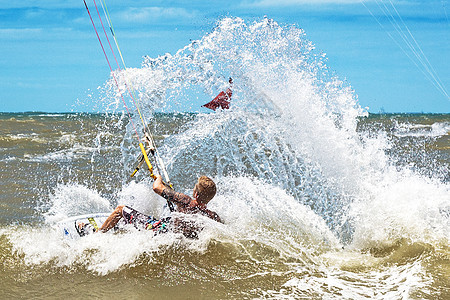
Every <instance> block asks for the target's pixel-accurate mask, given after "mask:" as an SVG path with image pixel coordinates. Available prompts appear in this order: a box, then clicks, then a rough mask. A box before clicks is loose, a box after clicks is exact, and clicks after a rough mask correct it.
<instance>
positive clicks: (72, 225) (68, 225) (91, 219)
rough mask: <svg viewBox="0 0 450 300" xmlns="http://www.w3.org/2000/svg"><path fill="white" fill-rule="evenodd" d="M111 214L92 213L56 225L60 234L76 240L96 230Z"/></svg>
mask: <svg viewBox="0 0 450 300" xmlns="http://www.w3.org/2000/svg"><path fill="white" fill-rule="evenodd" d="M110 214H111V213H93V214H86V215H79V216H73V217H70V218H67V219H64V220H62V221H59V222H57V223H56V227H57V228H58V230H60V231H61V233H62V234H63V235H64V236H65V237H67V238H70V239H76V238H79V237H82V236H85V235H88V234H91V233H94V232H96V231H97V230H98V228H99V227H101V226H102V224H103V223H104V222H105V221H106V219H107V218H108V217H109V215H110Z"/></svg>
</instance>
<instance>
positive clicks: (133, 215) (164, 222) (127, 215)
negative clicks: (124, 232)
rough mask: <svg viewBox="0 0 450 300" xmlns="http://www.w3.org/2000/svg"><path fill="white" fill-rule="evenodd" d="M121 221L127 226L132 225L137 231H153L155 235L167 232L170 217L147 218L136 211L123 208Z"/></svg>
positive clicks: (127, 207)
mask: <svg viewBox="0 0 450 300" xmlns="http://www.w3.org/2000/svg"><path fill="white" fill-rule="evenodd" d="M122 216H123V219H124V220H125V222H126V223H127V224H133V226H134V227H136V228H137V229H139V230H141V229H145V230H153V231H154V232H155V233H163V232H167V230H168V225H169V222H170V217H166V218H162V219H159V220H158V219H155V218H154V217H152V216H147V215H145V214H143V213H141V212H138V211H137V210H135V209H133V208H131V207H129V206H124V207H123V209H122Z"/></svg>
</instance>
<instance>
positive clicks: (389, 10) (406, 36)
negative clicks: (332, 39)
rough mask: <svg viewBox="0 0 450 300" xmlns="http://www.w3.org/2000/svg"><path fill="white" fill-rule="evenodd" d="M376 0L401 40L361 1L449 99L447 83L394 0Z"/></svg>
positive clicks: (403, 50)
mask: <svg viewBox="0 0 450 300" xmlns="http://www.w3.org/2000/svg"><path fill="white" fill-rule="evenodd" d="M374 2H375V3H376V5H377V7H378V9H379V10H380V11H381V12H382V15H383V16H384V17H385V18H386V19H388V20H389V23H390V24H391V26H392V27H393V28H394V29H395V32H397V34H398V36H400V40H398V39H396V38H395V37H394V35H392V34H391V33H390V32H389V30H388V28H386V27H385V26H384V25H383V24H382V22H381V21H380V19H379V18H378V17H376V16H375V14H374V12H373V11H372V10H371V9H370V8H369V6H368V5H366V4H365V3H364V0H362V1H361V3H362V4H363V5H364V7H365V8H366V9H367V10H368V11H369V13H370V15H371V16H372V17H373V18H374V19H375V20H376V21H377V23H378V24H379V25H380V26H381V28H383V30H384V31H386V33H387V34H388V36H389V37H390V38H391V39H392V40H393V41H394V42H395V43H396V44H397V46H398V47H399V48H400V49H401V50H402V52H403V53H404V54H405V55H406V56H407V57H408V58H409V59H410V60H411V61H412V62H413V63H414V65H415V66H416V67H417V68H418V69H419V70H420V71H421V72H422V73H423V75H424V76H425V77H426V78H427V79H428V80H429V81H430V82H431V83H432V84H433V85H434V86H435V87H436V89H437V90H438V91H439V92H440V93H441V94H442V95H444V96H445V97H446V98H447V99H448V100H450V96H449V94H448V92H447V89H446V88H445V85H444V84H443V83H442V81H441V79H440V78H439V75H438V74H437V72H436V70H435V69H434V67H433V65H432V64H431V63H430V61H429V59H428V57H427V56H426V55H425V53H424V51H423V50H422V47H420V45H419V43H418V42H417V40H416V38H415V37H414V35H413V34H412V32H411V30H410V29H409V28H408V26H407V25H406V23H405V21H404V20H403V18H402V17H401V15H400V13H399V12H398V10H397V8H396V7H395V5H394V3H393V2H392V0H388V1H382V0H375V1H374ZM386 3H387V4H386ZM445 13H446V12H445ZM408 50H409V51H408Z"/></svg>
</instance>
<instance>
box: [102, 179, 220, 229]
mask: <svg viewBox="0 0 450 300" xmlns="http://www.w3.org/2000/svg"><path fill="white" fill-rule="evenodd" d="M153 191H154V192H155V193H157V194H158V195H160V196H162V197H163V198H165V199H167V200H168V201H170V202H172V203H174V204H176V206H177V210H176V211H177V212H181V213H185V214H201V215H204V216H207V217H208V218H211V219H213V220H215V221H217V222H220V223H222V220H221V219H220V217H219V215H218V214H217V213H215V212H213V211H212V210H209V209H208V208H206V205H207V204H208V203H209V201H211V199H212V198H213V197H214V195H215V194H216V185H215V183H214V181H212V180H211V179H210V178H209V177H206V176H201V177H200V178H199V179H198V182H197V184H196V185H195V187H194V193H193V195H192V198H191V197H189V196H188V195H185V194H183V193H177V192H175V191H174V190H172V189H171V188H169V187H166V186H165V185H164V183H163V181H162V177H161V175H156V179H155V182H154V183H153ZM122 218H123V219H124V220H125V222H126V223H127V224H133V225H134V226H135V227H136V228H138V229H151V230H153V231H155V232H163V231H166V230H167V228H166V225H167V224H168V221H169V220H170V218H165V219H161V220H156V219H154V218H152V217H149V216H147V215H144V214H142V213H140V212H138V211H136V210H134V209H133V208H131V207H129V206H125V205H119V206H117V208H116V209H115V210H114V211H113V213H112V214H111V215H110V216H109V217H108V219H106V221H105V222H104V223H103V225H102V226H101V227H100V228H99V230H100V231H101V232H106V231H108V230H110V229H111V228H114V226H116V224H117V223H118V222H119V220H120V219H122ZM171 222H172V224H173V225H174V230H175V231H176V232H182V233H183V234H184V235H185V236H186V237H190V238H196V237H197V232H198V231H199V230H201V229H200V228H198V227H197V226H195V225H194V224H192V223H191V222H188V221H185V220H183V218H181V217H177V218H173V219H172V220H171Z"/></svg>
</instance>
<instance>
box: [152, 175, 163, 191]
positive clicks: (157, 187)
mask: <svg viewBox="0 0 450 300" xmlns="http://www.w3.org/2000/svg"><path fill="white" fill-rule="evenodd" d="M165 187H166V186H165V185H164V182H163V181H162V176H161V175H156V179H155V181H154V182H153V191H154V192H155V193H157V194H158V195H160V196H161V193H162V191H163V190H164V188H165Z"/></svg>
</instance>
